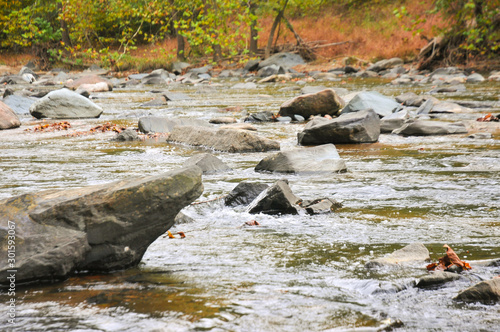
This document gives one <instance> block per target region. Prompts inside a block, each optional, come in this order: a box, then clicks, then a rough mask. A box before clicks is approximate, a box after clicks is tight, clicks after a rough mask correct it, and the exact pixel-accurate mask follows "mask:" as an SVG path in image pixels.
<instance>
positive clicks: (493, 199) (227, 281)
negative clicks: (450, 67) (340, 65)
mask: <svg viewBox="0 0 500 332" xmlns="http://www.w3.org/2000/svg"><path fill="white" fill-rule="evenodd" d="M237 82H239V81H237V80H235V79H232V80H230V79H227V80H216V79H214V80H213V82H212V84H199V85H181V84H177V85H175V84H174V85H169V86H146V87H130V88H117V89H115V90H114V91H112V92H106V93H96V94H94V96H95V99H94V101H95V102H96V103H97V104H98V105H100V106H102V108H103V109H104V114H103V115H102V116H101V117H100V118H99V119H91V120H69V122H70V123H71V125H72V128H71V129H70V130H69V131H68V132H63V131H59V132H32V131H25V129H27V128H33V127H34V126H35V125H36V124H39V123H41V121H38V120H34V119H31V118H28V117H25V118H24V119H23V125H22V126H21V128H18V129H13V130H6V131H0V199H2V198H8V197H11V196H14V195H19V194H23V193H28V192H36V191H40V190H45V189H66V188H74V187H81V186H86V185H92V184H100V183H107V182H112V181H115V180H119V179H123V178H126V177H134V176H139V175H153V174H158V173H161V172H165V171H168V170H172V169H175V168H178V167H180V166H181V165H182V164H183V163H184V162H185V161H186V160H187V159H188V158H189V157H191V156H193V155H194V154H196V153H199V152H200V150H199V149H193V148H190V147H188V146H182V145H171V144H167V143H165V142H164V139H162V138H161V137H160V138H151V139H147V140H145V141H140V142H111V141H110V138H112V137H113V135H114V134H113V133H111V132H110V133H104V134H103V133H98V134H91V135H83V134H82V135H69V136H68V135H67V134H70V133H74V132H75V131H81V132H84V131H86V130H89V129H90V128H91V127H94V126H96V125H99V124H102V123H105V122H108V121H111V122H113V123H118V124H120V125H122V126H127V127H137V121H138V117H140V116H143V115H155V116H165V117H194V118H198V119H205V120H208V119H211V118H213V117H218V116H226V115H234V116H236V117H237V118H239V119H240V120H241V119H242V118H243V116H242V114H241V111H238V112H237V113H236V114H233V113H232V112H231V111H221V110H220V109H222V108H226V107H228V106H241V108H242V109H243V110H244V111H247V112H248V113H254V112H259V111H265V110H268V111H272V112H274V113H276V112H277V111H278V110H279V106H280V105H281V104H282V103H283V102H284V101H286V100H288V99H289V98H291V97H294V96H296V95H298V94H299V93H300V92H299V91H298V90H296V88H297V87H299V86H298V84H297V83H295V82H286V83H269V84H268V85H264V84H262V85H258V88H257V89H251V90H240V89H231V88H230V87H231V86H233V85H234V84H235V83H237ZM319 84H321V85H325V86H329V87H343V88H347V89H348V90H350V91H360V90H375V91H379V92H381V93H382V94H384V95H387V96H397V95H399V94H401V93H403V92H407V91H413V92H416V93H417V94H420V93H424V92H427V91H429V90H431V89H432V87H431V86H430V85H428V84H427V85H409V86H393V85H391V84H389V82H388V81H385V80H381V79H345V81H343V82H342V83H341V82H315V83H309V85H319ZM467 88H468V89H467V91H466V92H465V93H464V92H461V93H448V94H440V95H435V96H436V97H437V98H439V99H441V100H450V101H464V100H465V101H480V102H482V103H484V105H485V107H483V108H479V109H473V111H471V112H468V113H464V114H457V115H442V116H440V117H441V118H443V119H445V120H457V121H459V120H464V121H471V120H475V119H476V118H478V117H480V116H483V115H485V114H487V113H489V112H492V113H493V114H499V113H500V104H499V98H498V97H499V91H500V83H499V82H489V83H480V84H474V85H472V84H470V85H467ZM153 89H168V90H170V91H175V92H182V93H184V94H186V95H188V96H190V97H191V100H184V101H173V102H169V103H168V105H166V106H162V107H143V106H141V104H143V103H144V102H146V101H149V100H151V99H153V98H154V97H155V96H157V95H155V94H153V93H151V92H150V91H151V90H153ZM486 106H487V107H488V108H487V107H486ZM49 122H50V121H49ZM486 125H488V124H485V126H486ZM255 126H256V127H257V129H258V133H259V135H262V136H265V137H268V138H271V139H275V140H278V141H280V143H281V149H282V150H288V149H293V148H295V147H296V145H297V133H298V132H299V131H301V130H302V129H303V127H304V123H274V122H273V123H262V124H255ZM499 134H500V132H498V131H496V132H494V133H493V136H492V138H488V139H472V138H468V137H467V135H450V136H436V137H402V136H395V135H388V134H383V135H381V136H380V139H379V142H377V143H374V144H361V145H337V149H338V151H339V154H340V156H341V157H342V158H344V159H345V160H346V163H347V168H348V171H347V172H346V173H340V174H331V175H328V176H325V175H324V174H322V175H307V174H306V175H280V174H268V173H256V172H254V170H253V168H254V167H255V165H256V164H257V163H258V162H259V161H260V160H261V159H262V158H264V157H265V156H267V155H269V154H271V153H274V152H269V153H243V154H229V153H219V152H213V153H214V155H216V156H217V157H219V158H220V159H221V160H223V161H224V162H226V163H227V164H228V165H229V166H231V167H232V169H233V170H232V171H229V172H224V173H219V174H214V175H204V176H203V183H204V186H205V190H204V193H203V195H202V196H201V197H200V198H199V199H198V201H197V202H198V203H200V204H193V205H191V206H189V207H187V208H185V209H184V210H183V211H184V212H185V214H186V215H188V216H190V217H192V218H193V219H194V221H192V222H188V223H181V224H178V225H175V226H174V227H173V228H172V229H171V232H172V233H173V234H175V235H176V233H177V232H179V231H182V232H184V233H185V234H186V237H185V238H180V236H178V235H176V238H174V239H171V238H168V237H167V236H162V237H160V238H158V239H157V240H156V241H155V242H154V243H153V244H152V245H151V246H150V248H149V249H148V250H147V252H146V254H145V256H144V257H143V260H142V262H141V263H140V265H139V266H138V267H137V268H133V269H129V270H126V271H117V272H115V273H111V274H106V275H76V276H73V277H71V278H69V279H68V280H66V281H64V282H60V283H55V284H48V285H37V286H30V287H21V286H20V287H19V288H18V289H17V290H16V300H17V303H16V325H15V326H14V327H9V326H8V325H7V323H6V321H5V320H4V318H5V317H7V312H8V310H9V308H8V306H7V305H6V303H7V301H9V298H10V297H9V296H8V295H7V293H6V292H5V291H2V292H1V293H0V300H1V301H0V302H1V304H0V317H2V319H1V320H0V324H3V326H4V327H5V330H12V331H86V332H87V331H346V330H353V331H376V330H378V329H380V328H383V327H384V326H387V325H390V324H393V325H392V327H393V328H394V329H395V330H402V331H403V330H404V331H429V330H435V331H441V330H448V331H495V330H496V331H498V330H499V329H500V328H499V326H500V304H497V305H482V304H463V303H457V302H454V301H453V300H452V298H453V297H454V296H455V295H456V294H457V293H458V292H459V291H461V290H463V289H465V288H467V287H469V286H470V285H473V284H475V283H477V282H479V281H480V280H483V279H491V278H492V277H493V276H496V275H499V274H500V268H499V267H496V268H492V267H485V266H483V265H481V264H475V263H479V262H481V261H484V260H491V259H499V258H500V140H499V139H500V135H499ZM282 178H286V179H288V180H289V183H290V187H291V188H292V190H293V192H294V194H296V195H297V196H299V197H301V198H303V199H314V198H320V197H330V198H334V199H336V200H337V201H339V202H341V203H342V204H343V208H342V209H340V210H339V211H337V212H335V213H331V214H323V215H315V216H310V215H307V214H299V215H295V216H268V215H264V214H258V215H250V214H248V213H247V212H245V208H244V207H238V208H228V207H225V206H224V204H223V200H221V199H218V198H220V197H221V196H224V195H226V194H227V193H229V191H231V189H233V188H234V187H235V186H236V185H237V184H238V183H239V182H241V181H243V180H247V181H251V182H262V183H268V184H271V183H273V182H274V181H276V180H278V179H282ZM249 220H257V221H258V222H259V223H260V226H243V224H244V223H245V222H246V221H249ZM413 242H422V243H424V244H425V246H426V247H427V248H428V249H429V251H430V252H431V258H432V260H433V261H436V260H437V258H438V257H441V256H443V255H444V252H445V250H444V248H443V245H444V244H448V245H450V246H451V247H452V248H453V249H454V250H455V251H456V252H457V254H458V255H459V256H460V257H461V258H462V259H463V260H465V261H467V262H469V263H470V265H471V266H472V267H473V269H472V270H471V271H470V272H466V273H465V274H464V278H463V279H460V280H457V281H454V282H451V283H448V284H446V285H444V286H442V287H437V288H434V289H427V290H420V289H417V288H415V287H413V286H412V283H413V282H414V281H415V280H416V279H418V278H419V277H421V276H423V275H426V274H427V271H426V269H425V264H415V265H411V266H407V267H404V268H395V269H387V268H384V269H381V270H368V269H366V268H365V267H364V265H365V263H366V262H368V261H369V260H371V259H374V258H376V257H380V256H384V255H386V254H388V253H391V252H393V251H394V250H396V249H400V248H402V247H403V246H405V245H407V244H409V243H413Z"/></svg>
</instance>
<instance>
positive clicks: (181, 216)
mask: <svg viewBox="0 0 500 332" xmlns="http://www.w3.org/2000/svg"><path fill="white" fill-rule="evenodd" d="M195 221H196V220H195V219H193V218H191V217H190V216H188V215H186V214H185V213H183V212H182V211H181V212H179V213H177V215H176V216H175V225H181V224H191V223H193V222H195Z"/></svg>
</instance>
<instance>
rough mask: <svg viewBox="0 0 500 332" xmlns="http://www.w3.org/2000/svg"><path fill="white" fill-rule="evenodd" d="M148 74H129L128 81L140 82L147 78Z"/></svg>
mask: <svg viewBox="0 0 500 332" xmlns="http://www.w3.org/2000/svg"><path fill="white" fill-rule="evenodd" d="M148 75H149V74H146V73H142V74H131V75H128V79H129V80H136V81H140V80H142V79H143V78H144V77H147V76H148Z"/></svg>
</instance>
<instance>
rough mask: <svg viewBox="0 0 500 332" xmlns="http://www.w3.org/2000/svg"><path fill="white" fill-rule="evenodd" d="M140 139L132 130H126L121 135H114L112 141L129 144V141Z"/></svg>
mask: <svg viewBox="0 0 500 332" xmlns="http://www.w3.org/2000/svg"><path fill="white" fill-rule="evenodd" d="M140 140H141V138H140V137H139V135H137V131H135V130H133V129H126V130H124V131H122V132H121V133H118V134H116V136H115V137H114V138H113V139H112V141H115V142H130V141H140Z"/></svg>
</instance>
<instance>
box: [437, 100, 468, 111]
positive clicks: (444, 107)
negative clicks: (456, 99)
mask: <svg viewBox="0 0 500 332" xmlns="http://www.w3.org/2000/svg"><path fill="white" fill-rule="evenodd" d="M470 111H471V110H470V109H469V108H467V107H462V106H460V105H459V104H456V103H452V102H449V101H441V102H437V103H436V102H435V103H434V105H433V107H432V109H431V111H430V112H429V113H468V112H470Z"/></svg>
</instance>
